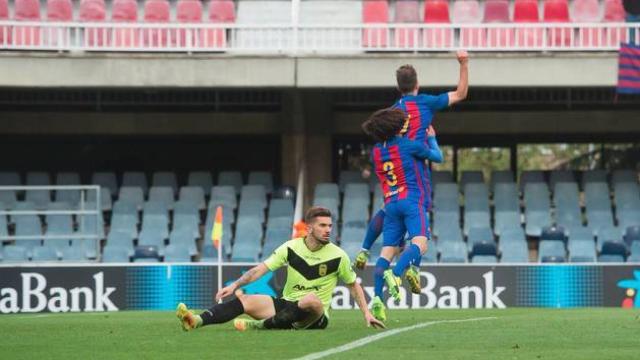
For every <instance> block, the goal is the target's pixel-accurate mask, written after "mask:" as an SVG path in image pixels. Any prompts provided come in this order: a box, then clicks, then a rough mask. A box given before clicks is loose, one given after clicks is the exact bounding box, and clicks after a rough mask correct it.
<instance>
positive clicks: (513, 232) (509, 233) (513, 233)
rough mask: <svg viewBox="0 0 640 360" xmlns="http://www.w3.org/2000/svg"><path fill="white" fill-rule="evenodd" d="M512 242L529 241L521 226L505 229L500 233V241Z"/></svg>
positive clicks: (502, 242)
mask: <svg viewBox="0 0 640 360" xmlns="http://www.w3.org/2000/svg"><path fill="white" fill-rule="evenodd" d="M511 242H523V243H526V242H527V236H526V235H525V233H524V230H522V227H520V226H513V227H508V228H505V229H503V231H502V233H501V234H500V243H501V244H504V243H511Z"/></svg>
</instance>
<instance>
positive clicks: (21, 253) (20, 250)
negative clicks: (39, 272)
mask: <svg viewBox="0 0 640 360" xmlns="http://www.w3.org/2000/svg"><path fill="white" fill-rule="evenodd" d="M28 260H29V251H28V249H27V248H25V247H23V246H20V245H7V246H5V247H4V248H3V249H2V261H3V262H4V263H18V262H25V261H28Z"/></svg>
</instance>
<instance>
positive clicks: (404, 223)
mask: <svg viewBox="0 0 640 360" xmlns="http://www.w3.org/2000/svg"><path fill="white" fill-rule="evenodd" d="M403 125H404V113H403V112H402V111H401V110H399V109H393V108H389V109H383V110H379V111H376V112H375V113H374V114H373V115H371V117H370V118H369V119H368V120H367V121H366V122H365V123H364V124H363V125H362V128H363V130H364V132H365V133H366V134H367V135H369V136H370V137H371V138H372V139H373V140H374V141H376V144H375V145H374V147H373V150H372V153H371V157H372V160H373V168H374V170H375V173H376V175H377V176H378V180H379V181H380V186H381V188H382V194H383V196H384V206H385V213H386V215H385V218H384V224H383V233H384V246H383V248H382V254H381V257H380V259H378V264H380V263H382V262H386V264H387V266H388V264H389V261H390V260H391V259H392V258H393V256H394V255H395V252H396V250H397V249H398V247H399V246H400V244H401V242H402V241H404V234H405V233H407V232H408V233H409V237H410V238H411V241H412V245H410V246H412V248H411V249H412V250H413V251H412V252H408V251H407V250H405V251H404V252H403V253H402V255H401V256H400V258H399V260H398V263H397V266H400V267H404V268H405V269H406V267H408V266H409V264H410V263H411V262H412V261H414V259H415V257H416V256H420V251H419V249H418V248H417V246H416V245H415V243H418V242H419V241H424V242H426V239H427V236H428V233H429V230H428V226H429V223H428V219H427V213H426V211H425V208H424V205H423V201H424V188H423V185H424V184H423V182H422V176H424V172H425V170H424V167H425V160H426V159H430V158H431V159H440V160H441V157H442V155H441V152H440V150H439V149H434V148H429V147H427V146H426V145H425V144H424V142H419V141H412V140H409V139H407V138H406V137H403V136H401V135H399V133H398V132H399V130H400V129H401V128H402V126H403ZM385 281H386V279H384V278H383V272H382V271H379V267H376V273H375V283H374V286H375V297H374V300H373V303H372V309H373V313H374V316H376V318H378V319H384V318H385V317H386V316H385V313H384V304H383V303H382V288H383V285H384V282H385ZM387 285H389V284H387ZM394 285H395V287H393V288H392V287H391V286H389V293H390V294H391V295H392V296H394V297H397V296H399V295H398V292H399V288H398V285H397V284H395V283H394Z"/></svg>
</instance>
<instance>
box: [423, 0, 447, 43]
mask: <svg viewBox="0 0 640 360" xmlns="http://www.w3.org/2000/svg"><path fill="white" fill-rule="evenodd" d="M424 22H425V24H450V23H451V19H450V18H449V2H448V1H444V0H432V1H427V2H425V4H424ZM453 31H454V30H453V29H425V30H424V31H423V33H422V35H423V36H422V41H423V46H424V47H426V48H443V47H444V48H448V47H451V46H453Z"/></svg>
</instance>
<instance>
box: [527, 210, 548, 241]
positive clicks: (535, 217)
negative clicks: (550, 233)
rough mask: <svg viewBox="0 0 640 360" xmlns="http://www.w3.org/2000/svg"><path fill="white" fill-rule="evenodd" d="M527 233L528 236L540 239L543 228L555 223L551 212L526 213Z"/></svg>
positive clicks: (533, 211)
mask: <svg viewBox="0 0 640 360" xmlns="http://www.w3.org/2000/svg"><path fill="white" fill-rule="evenodd" d="M524 216H525V233H526V234H527V236H534V237H538V236H540V234H541V233H542V228H543V227H545V226H549V225H551V224H552V223H553V221H552V220H551V214H550V213H549V211H548V210H547V211H544V210H542V211H535V210H532V211H529V210H527V211H525V214H524Z"/></svg>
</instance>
